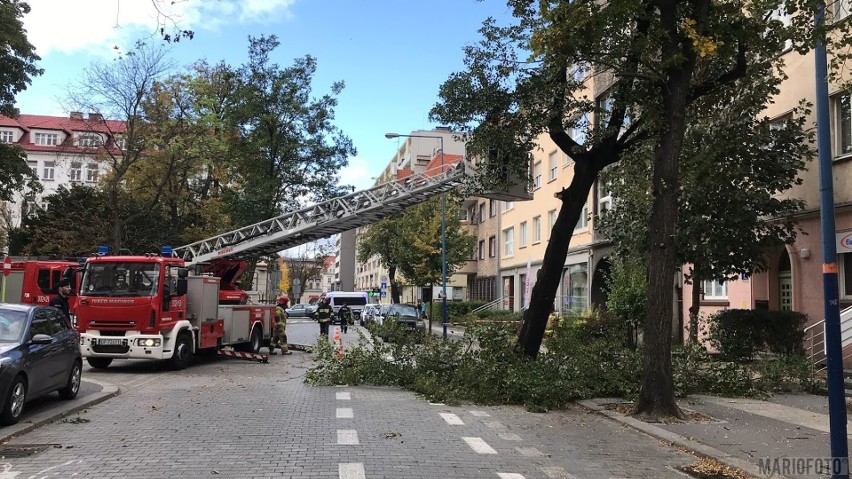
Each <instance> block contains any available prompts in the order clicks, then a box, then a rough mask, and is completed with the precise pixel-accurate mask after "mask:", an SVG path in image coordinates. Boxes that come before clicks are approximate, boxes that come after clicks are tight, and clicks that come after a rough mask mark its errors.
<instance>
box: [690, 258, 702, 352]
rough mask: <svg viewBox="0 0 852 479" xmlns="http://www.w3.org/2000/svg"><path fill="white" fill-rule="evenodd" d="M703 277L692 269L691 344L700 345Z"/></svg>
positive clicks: (695, 268)
mask: <svg viewBox="0 0 852 479" xmlns="http://www.w3.org/2000/svg"><path fill="white" fill-rule="evenodd" d="M701 281H702V280H701V277H700V275H699V274H698V268H697V267H696V266H695V265H693V267H692V298H691V304H690V306H689V343H690V344H698V313H699V311H700V310H701Z"/></svg>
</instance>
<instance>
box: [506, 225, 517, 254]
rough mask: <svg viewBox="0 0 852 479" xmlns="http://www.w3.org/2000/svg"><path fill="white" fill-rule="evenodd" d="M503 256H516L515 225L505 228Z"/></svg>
mask: <svg viewBox="0 0 852 479" xmlns="http://www.w3.org/2000/svg"><path fill="white" fill-rule="evenodd" d="M503 256H504V257H509V256H515V227H514V226H512V227H510V228H506V229H505V230H503Z"/></svg>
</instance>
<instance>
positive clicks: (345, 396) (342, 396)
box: [335, 391, 352, 401]
mask: <svg viewBox="0 0 852 479" xmlns="http://www.w3.org/2000/svg"><path fill="white" fill-rule="evenodd" d="M335 396H336V397H337V400H338V401H349V400H350V399H352V393H350V392H349V391H345V392H339V393H335Z"/></svg>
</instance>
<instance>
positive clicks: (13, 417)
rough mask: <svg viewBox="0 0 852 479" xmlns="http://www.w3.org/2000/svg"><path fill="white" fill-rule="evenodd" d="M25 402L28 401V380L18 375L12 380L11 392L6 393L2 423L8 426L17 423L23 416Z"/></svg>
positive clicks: (1, 415)
mask: <svg viewBox="0 0 852 479" xmlns="http://www.w3.org/2000/svg"><path fill="white" fill-rule="evenodd" d="M25 402H27V380H26V379H24V377H23V376H21V375H18V376H16V377H15V379H14V380H13V381H12V386H11V387H10V388H9V394H7V395H6V401H5V402H4V403H3V412H2V413H0V424H2V425H4V426H8V425H10V424H15V423H17V422H18V419H20V418H21V412H23V410H24V403H25Z"/></svg>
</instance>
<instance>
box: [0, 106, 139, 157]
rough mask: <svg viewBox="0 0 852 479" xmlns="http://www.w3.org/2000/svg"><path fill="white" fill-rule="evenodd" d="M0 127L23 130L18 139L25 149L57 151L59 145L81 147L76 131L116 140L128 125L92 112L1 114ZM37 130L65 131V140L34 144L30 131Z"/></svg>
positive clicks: (66, 147)
mask: <svg viewBox="0 0 852 479" xmlns="http://www.w3.org/2000/svg"><path fill="white" fill-rule="evenodd" d="M0 127H7V128H10V127H11V128H18V129H20V130H21V131H22V132H23V135H22V136H21V138H20V139H19V140H18V144H19V145H20V146H21V147H23V148H24V149H25V150H30V151H56V150H57V147H59V146H61V147H62V148H63V149H68V148H72V149H80V150H85V148H79V147H76V146H75V145H74V138H73V134H74V132H81V133H82V132H95V133H102V134H105V135H107V137H108V139H109V140H115V138H114V136H115V135H117V134H121V133H124V132H126V131H127V125H126V123H125V122H123V121H118V120H103V119H101V118H100V116H99V115H96V114H94V113H90V114H89V116H88V117H84V116H83V115H82V114H72V116H67V117H66V116H47V115H18V116H17V117H16V118H10V117H7V116H5V115H0ZM33 129H36V130H55V131H57V132H62V133H65V135H67V136H66V138H65V141H64V142H63V143H62V144H61V145H56V146H48V145H36V144H33V142H32V140H31V139H30V131H31V130H33Z"/></svg>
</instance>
